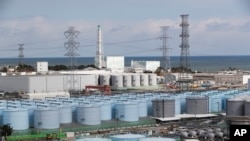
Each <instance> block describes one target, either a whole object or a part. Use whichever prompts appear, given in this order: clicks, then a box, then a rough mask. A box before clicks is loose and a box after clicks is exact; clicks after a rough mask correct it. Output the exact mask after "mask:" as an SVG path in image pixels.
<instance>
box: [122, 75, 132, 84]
mask: <svg viewBox="0 0 250 141" xmlns="http://www.w3.org/2000/svg"><path fill="white" fill-rule="evenodd" d="M123 85H124V87H132V76H131V75H130V74H126V75H123Z"/></svg>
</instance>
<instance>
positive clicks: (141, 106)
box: [137, 99, 148, 117]
mask: <svg viewBox="0 0 250 141" xmlns="http://www.w3.org/2000/svg"><path fill="white" fill-rule="evenodd" d="M137 103H138V111H139V113H138V114H139V117H146V116H148V107H147V101H146V100H144V99H140V100H139V101H137Z"/></svg>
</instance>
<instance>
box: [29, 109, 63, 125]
mask: <svg viewBox="0 0 250 141" xmlns="http://www.w3.org/2000/svg"><path fill="white" fill-rule="evenodd" d="M59 126H60V122H59V110H58V108H40V109H35V110H34V127H35V128H36V129H57V128H59Z"/></svg>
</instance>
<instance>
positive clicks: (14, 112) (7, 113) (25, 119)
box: [3, 108, 29, 130]
mask: <svg viewBox="0 0 250 141" xmlns="http://www.w3.org/2000/svg"><path fill="white" fill-rule="evenodd" d="M3 124H9V125H10V126H11V127H12V128H13V130H26V129H29V111H28V109H18V108H10V109H5V110H4V111H3Z"/></svg>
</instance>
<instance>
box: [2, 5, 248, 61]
mask: <svg viewBox="0 0 250 141" xmlns="http://www.w3.org/2000/svg"><path fill="white" fill-rule="evenodd" d="M182 14H188V15H189V17H188V21H189V25H190V26H189V34H190V37H189V45H190V48H189V51H190V55H191V56H207V55H250V1H249V0H216V1H211V0H210V1H209V0H0V33H1V34H0V58H17V57H18V55H19V51H18V48H19V46H18V44H24V46H23V47H24V51H23V54H24V56H25V57H27V58H33V57H64V56H65V54H66V53H67V50H66V48H65V47H64V43H65V42H67V41H68V39H67V38H66V37H65V36H64V32H65V31H66V30H68V28H69V27H72V26H73V27H74V28H75V29H76V30H78V31H80V34H79V36H78V37H77V38H75V41H77V42H79V43H80V46H79V48H78V49H77V50H76V52H77V53H78V54H79V56H80V57H93V56H95V54H96V46H97V45H96V44H97V26H98V25H101V27H102V35H103V49H104V55H106V56H111V55H116V56H117V55H122V56H161V55H162V53H161V48H162V40H161V39H160V37H161V36H162V30H161V28H160V27H161V26H168V27H169V28H168V31H167V34H168V37H169V38H168V40H167V45H168V47H169V50H168V51H169V52H168V54H169V56H179V55H180V53H181V49H180V47H179V46H180V44H181V38H180V37H179V35H180V34H181V27H180V26H179V25H180V23H181V17H180V15H182Z"/></svg>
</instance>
